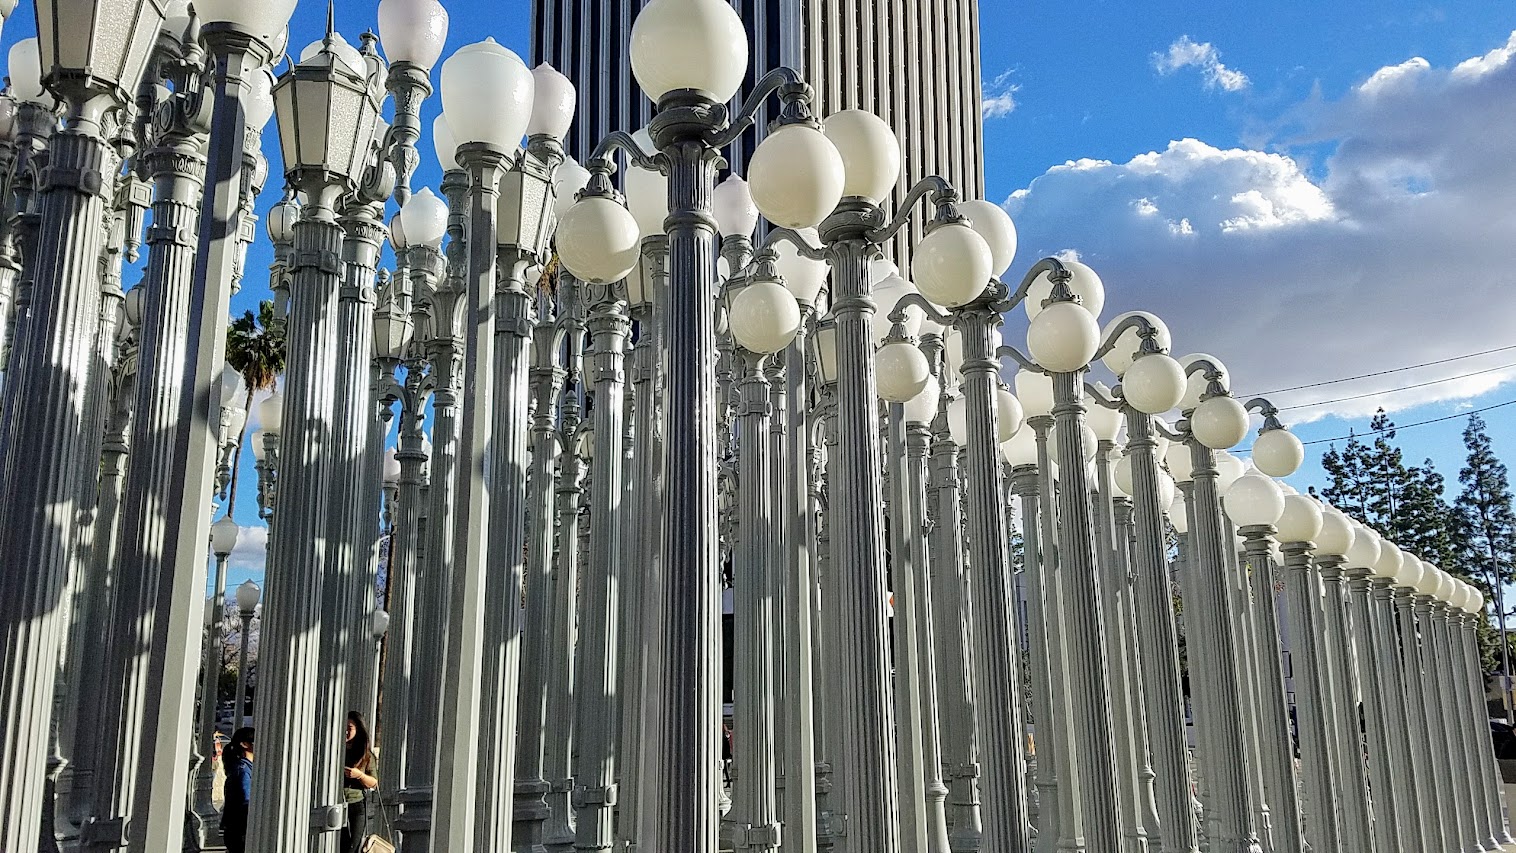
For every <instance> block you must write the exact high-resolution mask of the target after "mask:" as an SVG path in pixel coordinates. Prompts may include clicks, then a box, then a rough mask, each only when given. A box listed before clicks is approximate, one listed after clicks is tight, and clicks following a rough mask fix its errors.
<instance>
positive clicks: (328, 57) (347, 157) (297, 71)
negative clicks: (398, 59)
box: [274, 33, 379, 189]
mask: <svg viewBox="0 0 1516 853" xmlns="http://www.w3.org/2000/svg"><path fill="white" fill-rule="evenodd" d="M320 44H321V47H320V49H319V50H316V51H315V52H314V53H311V54H310V56H309V57H308V58H306V59H302V60H301V61H300V63H299V64H298V65H296V66H295V67H294V68H293V69H291V70H290V71H289V72H287V73H286V74H285V75H284V77H283V78H282V79H280V81H279V82H278V84H277V85H275V86H274V108H275V113H276V114H277V115H278V118H279V142H280V145H281V148H282V150H283V154H284V166H285V173H286V174H287V175H288V176H289V178H290V181H291V182H292V183H294V184H295V185H297V186H300V187H301V188H302V189H304V188H305V187H306V185H307V183H308V182H311V181H315V182H317V183H319V184H321V185H324V186H328V187H331V186H339V187H340V186H346V185H349V184H351V183H353V182H355V181H356V180H357V179H358V178H359V177H360V176H361V175H362V173H363V170H364V168H365V167H366V166H367V163H368V155H369V152H370V149H371V148H372V146H373V141H374V133H375V130H376V128H377V127H378V124H379V103H378V101H377V100H376V98H375V94H374V92H373V90H372V89H371V88H370V86H369V80H368V68H367V66H366V64H365V63H364V62H363V61H362V57H361V55H358V61H357V63H356V64H355V63H354V59H353V56H350V55H348V54H349V53H350V52H351V53H353V54H355V55H356V51H353V50H352V48H351V47H350V46H346V45H345V44H342V43H339V41H338V40H337V36H336V34H335V33H332V34H330V35H328V36H327V38H326V39H325V40H324V41H323V42H321V43H320ZM344 47H346V50H344V49H343V48H344Z"/></svg>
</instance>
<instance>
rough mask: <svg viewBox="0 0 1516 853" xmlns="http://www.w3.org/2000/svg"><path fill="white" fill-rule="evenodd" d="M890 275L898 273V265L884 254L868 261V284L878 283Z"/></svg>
mask: <svg viewBox="0 0 1516 853" xmlns="http://www.w3.org/2000/svg"><path fill="white" fill-rule="evenodd" d="M892 275H900V267H898V266H896V265H895V262H894V261H892V260H890V259H889V258H886V257H884V256H880V257H877V258H874V259H873V260H871V261H869V284H871V285H874V284H878V283H879V282H881V281H884V280H885V279H887V278H889V277H890V276H892Z"/></svg>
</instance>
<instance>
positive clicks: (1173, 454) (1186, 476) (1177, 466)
mask: <svg viewBox="0 0 1516 853" xmlns="http://www.w3.org/2000/svg"><path fill="white" fill-rule="evenodd" d="M1163 463H1164V464H1165V465H1167V466H1168V468H1169V473H1170V474H1173V475H1174V479H1175V480H1178V481H1179V482H1181V483H1188V482H1189V481H1190V480H1191V479H1192V478H1193V474H1194V471H1195V464H1194V463H1195V460H1194V457H1193V456H1191V455H1190V448H1189V445H1186V444H1185V443H1184V442H1175V443H1172V444H1170V445H1169V447H1168V449H1167V450H1165V451H1164V453H1163Z"/></svg>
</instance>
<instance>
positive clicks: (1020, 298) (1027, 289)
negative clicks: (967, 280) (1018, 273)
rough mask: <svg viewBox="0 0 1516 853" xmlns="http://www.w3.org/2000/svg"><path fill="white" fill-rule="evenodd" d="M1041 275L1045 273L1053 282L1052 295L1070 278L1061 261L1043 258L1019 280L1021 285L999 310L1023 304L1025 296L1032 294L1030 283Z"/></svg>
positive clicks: (1066, 268) (1006, 309)
mask: <svg viewBox="0 0 1516 853" xmlns="http://www.w3.org/2000/svg"><path fill="white" fill-rule="evenodd" d="M1043 273H1047V274H1048V277H1049V278H1051V279H1052V280H1053V290H1054V293H1056V292H1057V290H1058V286H1059V285H1061V284H1063V283H1065V282H1067V281H1068V280H1069V277H1070V273H1069V270H1068V267H1065V266H1064V265H1063V261H1060V260H1058V259H1057V258H1043V259H1042V260H1040V261H1038V262H1037V263H1036V264H1034V265H1033V266H1032V268H1031V269H1029V270H1027V271H1026V275H1025V276H1022V278H1021V285H1020V286H1019V287H1017V288H1016V292H1015V293H1012V294H1011V295H1010V298H1008V299H1007V300H1005V303H1004V305H1005V307H1004V308H1001V309H1000V310H1002V311H1008V310H1010V309H1012V308H1015V307H1016V306H1017V305H1020V304H1021V303H1023V302H1025V301H1026V297H1027V294H1029V293H1031V292H1032V283H1033V282H1035V281H1036V280H1037V278H1038V277H1039V276H1041V275H1042V274H1043ZM996 307H997V308H999V307H1000V306H998V305H997V306H996Z"/></svg>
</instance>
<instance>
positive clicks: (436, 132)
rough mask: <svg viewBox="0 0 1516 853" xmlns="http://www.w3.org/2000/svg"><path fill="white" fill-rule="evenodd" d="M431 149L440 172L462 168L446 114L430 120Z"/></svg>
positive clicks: (455, 141)
mask: <svg viewBox="0 0 1516 853" xmlns="http://www.w3.org/2000/svg"><path fill="white" fill-rule="evenodd" d="M432 148H433V149H434V150H435V151H436V152H437V164H438V165H439V166H441V167H442V171H444V172H456V171H458V169H460V168H462V167H460V166H459V165H458V138H457V137H455V136H454V135H453V127H452V125H451V124H449V123H448V120H447V114H446V113H439V114H438V116H437V118H435V119H433V120H432ZM559 171H562V169H561V168H560V169H559Z"/></svg>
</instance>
